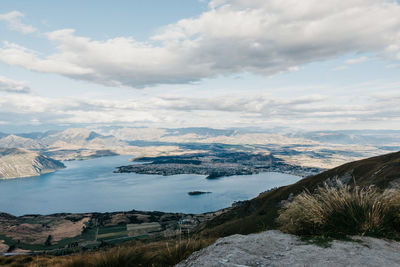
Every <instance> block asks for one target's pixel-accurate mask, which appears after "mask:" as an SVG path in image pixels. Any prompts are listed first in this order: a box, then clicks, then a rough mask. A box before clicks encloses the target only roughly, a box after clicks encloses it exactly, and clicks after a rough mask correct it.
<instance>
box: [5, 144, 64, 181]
mask: <svg viewBox="0 0 400 267" xmlns="http://www.w3.org/2000/svg"><path fill="white" fill-rule="evenodd" d="M61 168H65V166H64V164H63V163H62V162H60V161H57V160H54V159H51V158H49V157H46V156H44V155H42V154H40V153H38V152H33V151H29V150H24V149H17V148H1V149H0V179H10V178H19V177H29V176H38V175H41V174H43V173H47V172H53V171H55V170H57V169H61Z"/></svg>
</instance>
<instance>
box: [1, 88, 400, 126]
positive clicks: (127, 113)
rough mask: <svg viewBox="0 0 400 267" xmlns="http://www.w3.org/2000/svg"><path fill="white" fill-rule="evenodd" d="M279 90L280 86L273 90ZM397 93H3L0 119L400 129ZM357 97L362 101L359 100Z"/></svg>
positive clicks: (136, 123)
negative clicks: (354, 96) (120, 96)
mask: <svg viewBox="0 0 400 267" xmlns="http://www.w3.org/2000/svg"><path fill="white" fill-rule="evenodd" d="M277 90H279V88H277ZM399 97H400V96H399V93H396V91H395V90H394V91H393V93H391V94H389V93H388V94H383V95H370V96H365V97H358V100H357V102H355V101H353V100H352V99H351V97H350V96H346V97H341V98H340V99H337V97H333V96H332V97H331V96H326V95H305V96H301V97H291V98H280V97H274V96H271V95H268V94H262V93H261V94H260V93H253V94H244V93H242V94H227V95H220V96H217V97H211V96H210V97H202V98H197V97H182V96H176V97H174V96H171V95H168V96H162V95H161V96H154V97H149V98H142V99H123V100H109V99H89V98H76V97H75V98H72V97H71V98H51V97H41V96H34V95H30V94H23V95H16V94H3V95H1V97H0V121H3V122H4V123H7V124H14V125H18V124H20V125H27V124H33V123H36V124H40V123H41V124H107V125H110V124H117V125H130V126H133V125H135V126H155V127H188V126H208V127H219V128H221V127H237V126H251V125H253V126H254V125H258V126H260V127H262V126H271V125H274V126H289V127H290V126H293V125H301V126H302V127H307V126H310V127H313V128H321V129H330V128H331V127H332V125H336V126H337V125H339V127H340V128H343V127H346V125H347V123H349V126H350V128H351V127H352V126H357V125H364V126H370V125H371V122H373V125H378V124H377V122H379V123H385V125H392V126H393V125H399V126H400V119H399V118H400V107H399V105H398V101H399ZM360 98H362V99H360Z"/></svg>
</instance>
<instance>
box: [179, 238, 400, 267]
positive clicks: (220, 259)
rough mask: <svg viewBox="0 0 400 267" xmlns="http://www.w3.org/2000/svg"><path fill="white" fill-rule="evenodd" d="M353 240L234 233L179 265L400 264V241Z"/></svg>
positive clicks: (181, 266) (210, 266)
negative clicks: (322, 241)
mask: <svg viewBox="0 0 400 267" xmlns="http://www.w3.org/2000/svg"><path fill="white" fill-rule="evenodd" d="M354 239H355V241H354V242H353V241H333V242H331V243H330V246H329V247H326V248H324V247H320V246H316V245H312V244H307V243H305V242H302V241H300V240H299V239H298V237H296V236H293V235H288V234H284V233H282V232H280V231H267V232H262V233H259V234H251V235H247V236H244V235H233V236H229V237H225V238H222V239H219V240H218V241H217V242H216V243H215V244H213V245H211V246H209V247H207V248H205V249H203V250H200V251H198V252H195V253H193V254H192V255H191V256H190V257H189V258H188V259H187V260H185V261H183V262H181V263H179V264H178V265H177V266H180V267H183V266H209V267H212V266H260V267H261V266H363V267H365V266H400V243H398V242H394V241H386V240H381V239H375V238H370V237H354ZM356 241H357V242H356Z"/></svg>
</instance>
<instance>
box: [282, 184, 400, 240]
mask: <svg viewBox="0 0 400 267" xmlns="http://www.w3.org/2000/svg"><path fill="white" fill-rule="evenodd" d="M277 222H278V223H279V224H280V225H281V230H282V231H284V232H288V233H292V234H299V235H324V236H345V235H370V236H379V237H388V238H398V237H400V188H399V187H395V188H391V189H387V190H385V191H381V190H379V189H378V188H376V187H373V186H370V187H366V188H360V187H358V186H355V187H350V186H348V185H343V184H342V183H341V182H340V181H337V186H336V187H333V186H331V187H330V186H328V185H327V184H325V185H324V186H323V187H320V188H318V189H316V191H315V192H314V193H313V194H312V193H310V192H309V191H305V192H303V193H301V194H300V195H298V196H296V197H295V198H294V199H293V201H292V202H290V203H288V204H287V205H286V206H285V207H284V208H283V209H281V211H280V215H279V217H278V219H277Z"/></svg>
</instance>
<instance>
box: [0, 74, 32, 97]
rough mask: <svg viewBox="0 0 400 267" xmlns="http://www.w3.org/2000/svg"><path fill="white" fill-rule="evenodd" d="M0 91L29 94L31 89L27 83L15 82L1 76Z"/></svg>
mask: <svg viewBox="0 0 400 267" xmlns="http://www.w3.org/2000/svg"><path fill="white" fill-rule="evenodd" d="M0 91H3V92H10V93H29V92H30V88H29V86H28V85H27V83H26V82H21V81H15V80H12V79H8V78H6V77H3V76H0Z"/></svg>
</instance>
